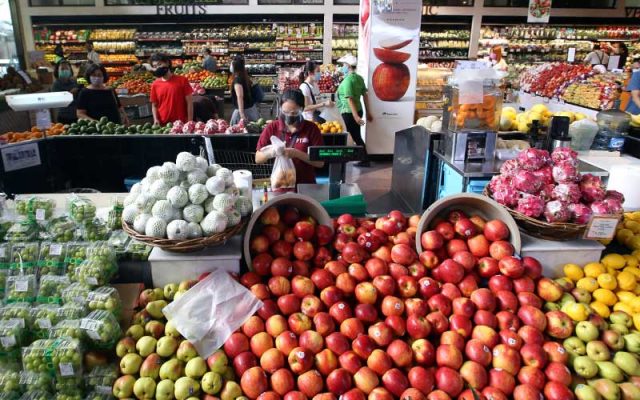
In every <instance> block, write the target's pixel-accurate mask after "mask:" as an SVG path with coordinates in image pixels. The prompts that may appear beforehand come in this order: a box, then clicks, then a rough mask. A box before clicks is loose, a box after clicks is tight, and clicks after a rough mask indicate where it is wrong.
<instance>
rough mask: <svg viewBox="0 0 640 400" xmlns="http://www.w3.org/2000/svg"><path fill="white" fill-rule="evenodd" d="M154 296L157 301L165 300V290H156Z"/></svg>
mask: <svg viewBox="0 0 640 400" xmlns="http://www.w3.org/2000/svg"><path fill="white" fill-rule="evenodd" d="M153 294H154V297H155V299H156V300H164V289H162V288H154V289H153Z"/></svg>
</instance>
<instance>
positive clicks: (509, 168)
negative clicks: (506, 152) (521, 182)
mask: <svg viewBox="0 0 640 400" xmlns="http://www.w3.org/2000/svg"><path fill="white" fill-rule="evenodd" d="M519 170H520V164H518V160H507V161H505V162H504V164H502V167H500V173H501V174H502V175H503V176H513V175H515V174H516V172H518V171H519Z"/></svg>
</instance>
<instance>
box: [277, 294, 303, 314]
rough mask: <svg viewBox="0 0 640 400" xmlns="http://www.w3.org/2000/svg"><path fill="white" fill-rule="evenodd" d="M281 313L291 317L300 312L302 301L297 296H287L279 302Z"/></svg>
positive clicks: (279, 299)
mask: <svg viewBox="0 0 640 400" xmlns="http://www.w3.org/2000/svg"><path fill="white" fill-rule="evenodd" d="M277 304H278V308H279V309H280V312H281V313H282V314H284V315H291V314H293V313H295V312H298V311H300V299H299V298H298V296H296V295H295V294H287V295H284V296H282V297H280V298H278V301H277Z"/></svg>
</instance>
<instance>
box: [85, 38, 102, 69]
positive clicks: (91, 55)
mask: <svg viewBox="0 0 640 400" xmlns="http://www.w3.org/2000/svg"><path fill="white" fill-rule="evenodd" d="M87 60H88V61H91V62H92V63H94V64H100V54H98V53H97V52H96V51H95V50H94V49H93V42H91V41H87Z"/></svg>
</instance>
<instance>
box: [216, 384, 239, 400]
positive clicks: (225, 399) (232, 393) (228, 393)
mask: <svg viewBox="0 0 640 400" xmlns="http://www.w3.org/2000/svg"><path fill="white" fill-rule="evenodd" d="M240 396H242V389H241V388H240V385H238V384H237V383H236V382H234V381H227V382H225V383H224V387H223V388H222V392H220V400H236V399H237V398H238V397H240Z"/></svg>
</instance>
